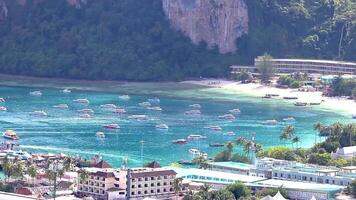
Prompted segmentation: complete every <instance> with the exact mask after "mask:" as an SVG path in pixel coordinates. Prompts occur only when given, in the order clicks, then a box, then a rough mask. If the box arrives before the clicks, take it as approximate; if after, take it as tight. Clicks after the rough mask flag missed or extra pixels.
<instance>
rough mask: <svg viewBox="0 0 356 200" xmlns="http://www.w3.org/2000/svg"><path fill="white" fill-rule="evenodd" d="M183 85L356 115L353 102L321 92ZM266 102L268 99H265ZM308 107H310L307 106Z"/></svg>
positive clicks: (221, 83)
mask: <svg viewBox="0 0 356 200" xmlns="http://www.w3.org/2000/svg"><path fill="white" fill-rule="evenodd" d="M183 83H190V84H195V85H203V86H209V87H214V88H217V90H218V91H219V90H221V91H222V92H223V91H225V92H226V91H229V93H235V92H236V94H244V95H249V96H255V97H263V96H265V95H266V94H276V95H279V96H278V97H272V98H274V99H280V100H281V101H289V102H290V103H291V104H294V103H295V102H296V101H298V102H306V103H308V104H309V103H318V102H321V101H322V100H323V102H322V103H321V105H314V106H318V107H319V108H322V109H325V110H330V111H337V112H340V113H343V114H348V115H350V117H351V115H354V114H356V102H355V101H354V100H348V99H346V98H334V97H324V96H322V92H301V91H298V90H297V89H289V88H288V89H282V88H276V87H272V86H265V85H262V84H259V83H248V84H241V83H238V82H234V81H229V80H219V79H207V80H199V81H184V82H183ZM283 97H298V100H285V99H283ZM266 100H268V99H266ZM308 106H310V105H308Z"/></svg>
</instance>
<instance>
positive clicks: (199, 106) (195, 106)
mask: <svg viewBox="0 0 356 200" xmlns="http://www.w3.org/2000/svg"><path fill="white" fill-rule="evenodd" d="M189 107H191V108H198V109H199V108H201V105H200V104H197V103H195V104H191V105H189Z"/></svg>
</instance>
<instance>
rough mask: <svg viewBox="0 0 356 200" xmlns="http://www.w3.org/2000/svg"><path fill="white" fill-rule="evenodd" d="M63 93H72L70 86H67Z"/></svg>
mask: <svg viewBox="0 0 356 200" xmlns="http://www.w3.org/2000/svg"><path fill="white" fill-rule="evenodd" d="M61 92H62V93H65V94H68V93H71V92H72V91H71V90H70V89H68V88H65V89H63V90H61Z"/></svg>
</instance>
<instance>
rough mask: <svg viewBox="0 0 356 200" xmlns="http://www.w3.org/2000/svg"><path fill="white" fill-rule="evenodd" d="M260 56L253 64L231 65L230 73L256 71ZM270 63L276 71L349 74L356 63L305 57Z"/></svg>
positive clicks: (355, 67) (355, 73)
mask: <svg viewBox="0 0 356 200" xmlns="http://www.w3.org/2000/svg"><path fill="white" fill-rule="evenodd" d="M263 62H264V61H263V59H262V57H261V56H259V57H257V58H255V65H254V66H236V65H234V66H231V67H230V68H231V69H232V71H231V73H232V74H235V73H238V72H240V71H243V70H245V71H250V72H256V73H257V72H258V66H259V65H261V64H263ZM270 62H271V65H272V66H273V67H274V69H275V70H276V72H277V73H295V72H302V73H309V74H311V73H315V74H331V75H338V74H341V75H343V74H350V75H356V63H352V62H342V61H331V60H307V59H271V60H270Z"/></svg>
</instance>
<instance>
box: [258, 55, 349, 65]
mask: <svg viewBox="0 0 356 200" xmlns="http://www.w3.org/2000/svg"><path fill="white" fill-rule="evenodd" d="M258 59H259V57H257V58H256V60H258ZM272 61H287V62H315V63H324V64H345V65H353V66H355V67H356V63H353V62H345V61H336V60H311V59H275V58H274V59H272Z"/></svg>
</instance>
